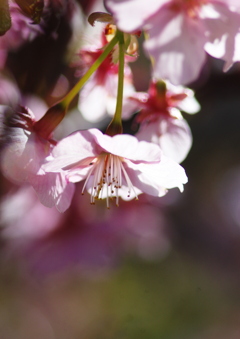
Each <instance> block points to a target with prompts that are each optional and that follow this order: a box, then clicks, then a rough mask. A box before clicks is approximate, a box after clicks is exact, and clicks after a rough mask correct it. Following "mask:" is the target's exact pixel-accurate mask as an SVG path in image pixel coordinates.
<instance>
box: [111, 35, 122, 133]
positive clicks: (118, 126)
mask: <svg viewBox="0 0 240 339" xmlns="http://www.w3.org/2000/svg"><path fill="white" fill-rule="evenodd" d="M116 36H117V37H118V45H119V66H118V89H117V103H116V110H115V114H114V117H113V119H112V121H111V122H110V124H109V125H108V128H107V130H106V134H108V135H115V134H121V133H122V106H123V86H124V54H125V44H124V35H123V33H122V32H120V31H118V32H117V34H116Z"/></svg>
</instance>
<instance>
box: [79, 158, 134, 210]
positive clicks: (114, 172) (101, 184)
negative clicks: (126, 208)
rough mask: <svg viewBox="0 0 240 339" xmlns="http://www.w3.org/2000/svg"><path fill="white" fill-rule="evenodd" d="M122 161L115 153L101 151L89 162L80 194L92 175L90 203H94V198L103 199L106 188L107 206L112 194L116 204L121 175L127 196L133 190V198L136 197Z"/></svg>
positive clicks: (120, 185) (117, 203)
mask: <svg viewBox="0 0 240 339" xmlns="http://www.w3.org/2000/svg"><path fill="white" fill-rule="evenodd" d="M123 162H124V160H123V159H122V158H121V157H119V156H117V155H113V154H108V153H102V154H100V155H99V156H98V157H97V158H96V159H94V160H93V161H92V162H91V163H90V164H91V166H92V168H91V169H90V171H89V173H88V175H87V178H86V180H85V183H84V185H83V189H82V194H83V192H84V190H85V188H86V185H87V183H88V181H89V179H90V177H91V176H93V179H92V187H91V190H90V195H91V198H90V202H91V204H92V205H94V204H95V200H96V199H103V195H104V190H106V192H105V194H106V202H107V208H109V199H110V198H112V197H113V196H115V197H116V205H117V206H118V205H119V189H120V188H121V187H122V180H123V179H122V178H123V176H124V179H125V181H126V184H127V187H128V197H129V196H130V195H131V192H132V191H133V192H134V195H135V198H136V199H137V194H136V191H135V189H134V186H133V184H132V182H131V180H130V178H129V176H128V174H127V171H126V169H125V168H124V164H123Z"/></svg>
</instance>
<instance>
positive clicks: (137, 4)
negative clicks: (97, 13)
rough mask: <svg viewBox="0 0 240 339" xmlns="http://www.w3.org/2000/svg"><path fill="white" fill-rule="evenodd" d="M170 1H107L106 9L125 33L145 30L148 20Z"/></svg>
mask: <svg viewBox="0 0 240 339" xmlns="http://www.w3.org/2000/svg"><path fill="white" fill-rule="evenodd" d="M166 2H169V0H148V1H146V0H128V1H122V0H105V5H106V8H107V9H108V10H109V11H110V12H111V13H112V14H113V16H114V19H115V20H116V23H117V26H118V28H119V29H120V30H122V31H123V32H132V31H134V30H137V29H139V28H143V26H144V25H145V24H146V21H147V19H148V18H149V17H150V16H152V15H153V14H154V13H155V12H156V11H158V10H159V8H160V7H161V6H162V5H163V4H164V3H166Z"/></svg>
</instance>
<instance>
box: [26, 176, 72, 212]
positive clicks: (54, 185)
mask: <svg viewBox="0 0 240 339" xmlns="http://www.w3.org/2000/svg"><path fill="white" fill-rule="evenodd" d="M30 183H31V185H32V186H33V188H34V189H35V191H36V193H37V195H38V198H39V200H40V201H41V203H42V204H43V205H44V206H46V207H53V206H55V205H56V207H57V209H58V210H59V212H64V211H65V210H66V209H67V208H68V207H69V206H70V204H71V200H72V197H73V193H74V190H75V188H74V184H72V183H68V182H67V180H66V177H65V175H64V174H62V173H45V174H42V175H37V176H35V177H33V178H32V180H31V182H30Z"/></svg>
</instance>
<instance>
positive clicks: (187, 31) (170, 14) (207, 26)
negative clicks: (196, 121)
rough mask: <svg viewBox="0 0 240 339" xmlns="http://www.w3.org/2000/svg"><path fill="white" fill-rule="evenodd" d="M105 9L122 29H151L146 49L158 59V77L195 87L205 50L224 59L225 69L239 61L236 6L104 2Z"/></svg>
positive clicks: (219, 1) (178, 0)
mask: <svg viewBox="0 0 240 339" xmlns="http://www.w3.org/2000/svg"><path fill="white" fill-rule="evenodd" d="M105 4H106V7H107V9H108V10H109V11H110V12H111V13H112V14H113V16H114V19H115V21H116V23H117V26H118V27H119V29H120V30H122V31H124V32H132V31H134V30H137V29H145V30H147V32H148V35H149V38H148V39H147V40H146V42H145V49H146V50H147V52H148V53H150V55H151V56H152V57H153V59H154V63H153V66H154V75H155V76H156V78H163V79H165V78H166V79H168V80H170V81H171V82H172V83H173V84H176V85H178V84H187V83H189V82H192V81H193V80H195V79H197V77H198V76H199V73H200V71H201V69H202V66H203V65H204V63H205V61H206V53H205V51H207V52H208V53H209V54H210V55H212V56H215V57H217V58H222V59H224V60H225V61H226V65H225V69H227V68H229V67H230V66H231V64H232V63H233V62H234V61H238V60H240V56H239V55H240V54H238V50H239V41H240V38H239V29H240V24H239V22H240V12H239V11H237V9H238V8H236V7H234V6H236V4H237V2H236V1H227V0H191V1H185V0H150V1H148V2H146V1H144V0H129V1H121V0H120V1H119V0H105ZM238 7H239V4H238ZM132 13H134V15H133V14H132Z"/></svg>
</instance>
